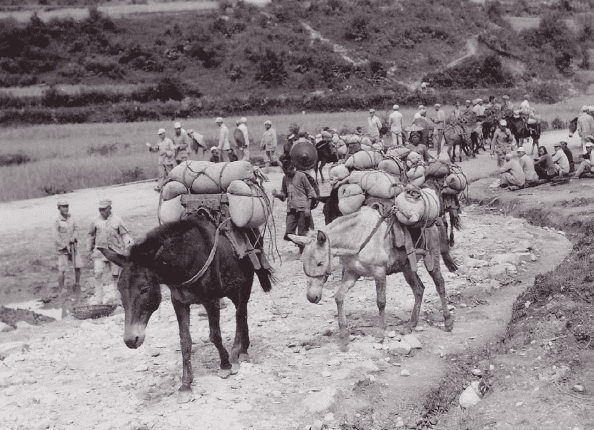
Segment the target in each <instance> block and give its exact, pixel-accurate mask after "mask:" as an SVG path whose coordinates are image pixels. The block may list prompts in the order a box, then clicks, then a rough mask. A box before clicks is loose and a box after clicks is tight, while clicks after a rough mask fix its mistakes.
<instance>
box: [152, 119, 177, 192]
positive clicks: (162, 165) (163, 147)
mask: <svg viewBox="0 0 594 430" xmlns="http://www.w3.org/2000/svg"><path fill="white" fill-rule="evenodd" d="M157 134H158V135H159V139H161V140H160V142H159V143H157V144H156V145H151V144H150V143H148V142H147V143H146V146H147V147H148V149H149V151H151V152H158V153H159V161H158V162H157V167H158V169H159V181H158V182H157V187H156V188H155V191H161V188H163V185H164V184H165V182H167V179H168V178H169V172H171V170H172V169H173V166H174V164H175V158H174V157H175V146H174V145H173V142H172V141H171V139H169V138H168V137H165V129H164V128H160V129H159V131H158V132H157Z"/></svg>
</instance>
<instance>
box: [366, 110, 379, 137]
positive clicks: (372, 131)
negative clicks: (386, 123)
mask: <svg viewBox="0 0 594 430" xmlns="http://www.w3.org/2000/svg"><path fill="white" fill-rule="evenodd" d="M367 126H368V130H369V137H371V138H372V139H379V138H380V130H381V129H382V122H381V121H380V119H379V118H378V117H377V116H375V109H369V118H367Z"/></svg>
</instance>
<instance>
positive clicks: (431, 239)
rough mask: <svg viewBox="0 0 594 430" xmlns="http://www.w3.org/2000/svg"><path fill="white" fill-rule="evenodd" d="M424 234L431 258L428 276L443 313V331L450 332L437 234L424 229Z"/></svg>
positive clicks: (450, 323) (450, 319)
mask: <svg viewBox="0 0 594 430" xmlns="http://www.w3.org/2000/svg"><path fill="white" fill-rule="evenodd" d="M425 234H426V240H427V243H428V250H427V254H428V255H427V258H433V270H432V271H430V272H429V275H431V278H432V279H433V282H435V289H436V290H437V293H438V294H439V298H440V299H441V307H442V312H443V320H444V324H445V330H446V331H452V328H454V318H453V317H452V315H451V314H450V310H449V309H448V299H447V297H446V293H445V282H444V280H443V276H442V274H441V269H440V267H439V264H440V254H441V246H440V241H439V232H437V231H435V230H434V231H431V229H426V230H425ZM419 282H421V281H420V279H419Z"/></svg>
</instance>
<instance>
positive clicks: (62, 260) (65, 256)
mask: <svg viewBox="0 0 594 430" xmlns="http://www.w3.org/2000/svg"><path fill="white" fill-rule="evenodd" d="M77 230H78V225H77V224H76V222H75V221H74V219H73V218H72V215H68V216H67V217H66V218H64V217H63V216H62V215H59V216H58V218H57V219H56V222H55V223H54V229H53V233H54V244H55V245H56V252H57V253H58V271H59V272H66V271H67V270H68V266H69V261H71V262H72V264H73V265H74V267H75V268H76V269H80V268H81V267H83V266H84V263H83V261H82V258H81V256H80V254H79V253H78V252H77V247H78V241H77V238H76V232H77ZM72 251H74V253H73V252H72Z"/></svg>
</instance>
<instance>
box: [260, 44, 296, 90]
mask: <svg viewBox="0 0 594 430" xmlns="http://www.w3.org/2000/svg"><path fill="white" fill-rule="evenodd" d="M287 76H288V73H287V70H286V67H285V54H284V52H282V51H281V52H278V51H275V50H274V49H272V48H270V47H267V48H266V49H265V50H264V54H263V55H262V56H260V58H259V59H258V60H257V62H256V76H255V78H256V80H257V81H260V82H262V83H264V84H266V85H267V86H269V87H276V86H279V85H282V84H283V82H284V81H285V79H287Z"/></svg>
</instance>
